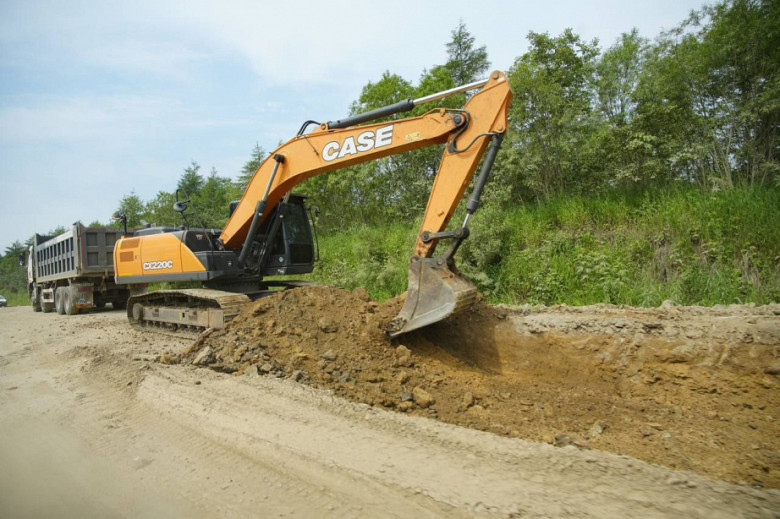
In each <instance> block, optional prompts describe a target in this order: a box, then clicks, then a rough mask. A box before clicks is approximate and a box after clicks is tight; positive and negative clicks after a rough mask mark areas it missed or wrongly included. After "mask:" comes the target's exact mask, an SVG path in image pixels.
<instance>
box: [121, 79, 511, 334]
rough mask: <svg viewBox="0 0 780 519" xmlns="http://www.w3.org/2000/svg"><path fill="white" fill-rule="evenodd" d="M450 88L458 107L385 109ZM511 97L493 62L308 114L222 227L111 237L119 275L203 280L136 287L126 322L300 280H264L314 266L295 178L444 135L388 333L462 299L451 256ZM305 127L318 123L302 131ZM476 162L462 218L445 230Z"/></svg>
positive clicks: (204, 313) (204, 311)
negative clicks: (352, 108) (448, 80)
mask: <svg viewBox="0 0 780 519" xmlns="http://www.w3.org/2000/svg"><path fill="white" fill-rule="evenodd" d="M460 92H471V94H470V95H469V97H468V100H467V101H466V103H465V104H464V105H463V107H462V108H460V109H448V108H434V109H432V110H430V111H428V112H427V113H425V114H423V115H421V116H418V117H408V118H395V119H389V120H388V119H386V118H388V117H390V116H393V115H396V114H401V113H404V112H409V111H411V110H413V109H414V108H415V107H417V106H420V105H423V104H425V103H430V102H433V101H436V100H439V99H442V98H445V97H447V96H451V95H453V94H457V93H460ZM511 98H512V92H511V90H510V88H509V82H508V80H507V77H506V75H505V74H504V73H503V72H500V71H494V72H492V73H491V74H490V76H489V77H488V78H487V79H484V80H481V81H476V82H473V83H469V84H466V85H462V86H459V87H456V88H452V89H449V90H445V91H443V92H438V93H436V94H431V95H428V96H425V97H421V98H418V99H406V100H403V101H400V102H397V103H394V104H391V105H388V106H384V107H381V108H377V109H375V110H371V111H368V112H364V113H361V114H358V115H353V116H349V117H346V118H344V119H338V120H335V121H328V122H325V123H318V122H316V121H307V122H306V123H304V124H303V126H302V127H301V129H300V131H299V132H298V134H297V135H296V136H295V137H293V138H292V139H290V140H289V141H287V142H286V143H284V144H282V145H281V146H279V148H277V149H276V150H275V151H274V152H273V153H271V154H270V155H269V156H268V158H266V159H265V161H264V162H262V163H261V164H260V166H259V167H258V169H257V171H256V172H255V174H254V176H253V177H252V179H251V180H250V182H249V184H248V186H247V188H246V190H245V191H244V193H243V196H242V198H241V200H240V201H238V202H237V203H236V202H234V203H232V204H231V208H230V210H231V213H230V219H229V220H228V222H227V224H226V225H225V227H224V229H221V230H219V229H206V228H203V227H202V225H201V227H193V228H191V227H189V225H184V226H181V227H147V228H143V229H140V230H137V231H135V232H134V233H133V234H131V235H127V236H125V237H123V238H122V239H120V240H119V241H118V242H117V243H116V246H115V247H114V268H115V280H116V283H117V284H120V285H121V284H129V285H139V284H140V285H145V284H148V283H156V282H198V284H199V286H202V287H203V288H186V289H178V290H156V291H152V292H148V293H140V294H135V295H133V296H131V297H130V299H129V300H128V304H127V316H128V320H129V321H130V323H131V324H133V325H136V326H138V325H148V326H158V327H166V328H173V329H184V330H202V329H208V328H222V327H224V326H225V324H226V323H227V322H228V321H229V320H230V319H232V318H233V317H235V316H236V315H237V314H238V313H239V312H240V309H241V307H242V306H243V305H244V304H246V303H248V302H249V301H252V300H255V299H257V298H260V297H263V296H266V295H270V294H273V293H275V292H276V291H278V290H280V289H288V288H294V287H296V286H300V285H301V284H304V283H300V282H294V281H273V280H268V279H266V277H270V276H282V275H297V274H305V273H310V272H312V270H313V269H314V261H315V244H314V239H313V233H312V228H311V225H310V220H309V215H308V213H307V210H306V197H305V196H303V195H299V194H294V193H293V192H292V189H293V187H294V186H296V185H297V184H299V183H300V182H302V181H304V180H306V179H308V178H311V177H313V176H315V175H321V174H324V173H328V172H331V171H336V170H339V169H343V168H346V167H349V166H352V165H355V164H359V163H363V162H367V161H371V160H376V159H379V158H382V157H387V156H389V155H393V154H397V153H402V152H405V151H409V150H413V149H416V148H421V147H423V146H431V145H437V144H444V145H445V146H444V152H443V156H442V158H441V163H440V167H439V169H438V172H437V173H436V177H435V179H434V182H433V186H432V188H431V193H430V196H429V199H428V203H427V207H426V209H425V214H424V216H423V221H422V226H421V228H420V232H419V234H418V236H417V241H416V244H415V246H414V253H413V255H412V256H411V258H410V260H409V267H408V276H409V282H408V289H407V295H406V300H405V302H404V305H403V307H402V309H401V311H400V313H399V314H398V315H397V316H396V317H395V318H394V319H392V321H391V322H390V324H389V325H388V327H387V330H386V332H387V334H388V335H389V336H390V337H391V338H392V337H397V336H399V335H401V334H404V333H407V332H410V331H412V330H415V329H418V328H421V327H424V326H428V325H430V324H433V323H435V322H438V321H441V320H442V319H444V318H446V317H448V316H450V315H452V314H456V313H457V312H459V311H462V310H464V309H465V308H468V307H469V306H470V305H471V304H472V303H473V302H475V301H476V299H477V295H478V293H477V289H476V287H475V286H474V285H473V284H472V283H471V282H470V281H469V280H468V279H466V278H465V277H464V276H462V275H461V274H460V273H459V272H458V270H457V267H456V266H455V261H454V256H455V253H456V252H457V250H458V248H459V247H460V245H461V244H462V243H463V240H465V239H466V238H468V236H469V229H468V227H467V225H468V222H469V219H470V218H471V216H472V215H473V214H474V212H475V211H476V210H477V208H478V206H479V201H480V197H481V194H482V191H483V188H484V186H485V182H486V181H487V180H488V177H489V174H490V169H491V167H492V165H493V162H494V161H495V158H496V154H497V153H498V150H499V147H500V145H501V141H502V140H503V137H504V134H505V132H506V129H507V111H508V108H509V102H510V100H511ZM379 119H383V121H380V122H376V121H377V120H379ZM372 121H373V123H371V122H372ZM366 123H371V124H366ZM312 125H317V128H316V129H314V130H312V131H308V132H307V129H308V128H309V127H311V126H312ZM483 159H484V160H483ZM480 161H482V167H481V169H480V173H479V175H478V177H477V180H476V182H475V184H474V187H473V189H472V190H471V194H470V196H469V199H468V201H467V202H466V207H465V219H464V221H463V223H462V224H461V225H460V226H459V227H455V228H453V229H450V230H448V228H447V227H448V224H449V223H450V219H451V218H452V216H453V214H454V212H455V210H456V208H457V207H458V205H459V203H460V202H461V199H462V198H463V196H464V193H465V192H466V190H467V188H468V186H469V185H470V184H471V181H472V179H473V177H474V174H475V172H476V170H477V167H478V166H479V163H480ZM177 200H178V197H177ZM174 209H175V210H176V211H178V212H180V213H181V215H182V216H183V217H184V221H185V224H187V223H188V219H187V216H188V215H193V214H196V213H195V211H194V210H193V209H192V208H191V204H190V203H189V199H188V198H186V197H185V199H184V200H181V201H177V202H176V204H175V205H174ZM188 211H190V212H189V213H188ZM443 241H444V242H448V246H447V248H446V250H445V252H444V253H443V254H440V255H437V256H434V252H435V250H436V247H437V245H438V244H439V243H440V242H443Z"/></svg>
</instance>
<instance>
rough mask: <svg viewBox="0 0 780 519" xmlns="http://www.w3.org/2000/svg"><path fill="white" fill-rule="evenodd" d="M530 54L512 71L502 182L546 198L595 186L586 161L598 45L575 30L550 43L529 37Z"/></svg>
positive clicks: (533, 35)
mask: <svg viewBox="0 0 780 519" xmlns="http://www.w3.org/2000/svg"><path fill="white" fill-rule="evenodd" d="M528 40H529V42H530V49H529V50H528V52H526V53H525V54H523V55H522V56H521V57H519V58H518V59H517V60H516V61H515V63H514V65H513V66H512V68H511V69H510V71H509V81H510V83H511V85H512V90H513V92H514V100H513V103H512V105H511V107H510V115H509V116H510V120H511V122H510V135H509V136H508V138H507V142H506V144H505V146H506V148H508V150H507V152H505V153H504V157H503V160H502V163H501V167H500V168H499V169H500V170H501V174H502V175H503V178H502V182H504V183H506V184H507V185H510V186H512V188H511V190H512V193H513V194H514V195H519V193H517V191H518V190H523V189H527V190H530V193H529V194H532V195H533V196H537V197H539V196H542V197H546V196H549V195H551V194H553V193H555V192H559V191H570V190H572V189H576V188H579V187H581V186H583V185H587V184H589V183H591V182H593V181H594V180H595V179H593V178H592V172H591V171H589V167H588V162H587V161H586V160H585V159H586V157H585V155H583V152H582V150H583V147H585V145H586V144H587V142H588V138H589V136H590V134H591V128H590V124H591V117H590V116H591V98H592V94H591V91H590V85H591V84H592V80H593V72H594V62H595V57H596V56H597V55H598V46H597V42H596V41H595V40H594V41H592V42H590V43H588V42H584V41H582V40H581V39H580V37H579V36H577V35H576V34H574V33H573V32H572V31H571V29H566V30H565V31H564V32H563V34H561V35H560V36H556V37H551V36H550V35H548V34H546V33H545V34H539V33H534V32H531V33H529V34H528Z"/></svg>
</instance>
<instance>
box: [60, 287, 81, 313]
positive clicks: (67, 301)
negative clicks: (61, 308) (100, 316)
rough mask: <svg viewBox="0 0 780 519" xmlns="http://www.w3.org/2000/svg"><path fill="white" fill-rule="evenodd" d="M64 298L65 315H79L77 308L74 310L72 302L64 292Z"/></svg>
mask: <svg viewBox="0 0 780 519" xmlns="http://www.w3.org/2000/svg"><path fill="white" fill-rule="evenodd" d="M64 296H65V297H63V300H64V301H63V304H64V305H65V313H66V314H68V315H76V314H77V313H79V311H78V308H75V307H74V306H73V300H72V299H71V297H70V294H69V293H68V292H66V293H65V294H64Z"/></svg>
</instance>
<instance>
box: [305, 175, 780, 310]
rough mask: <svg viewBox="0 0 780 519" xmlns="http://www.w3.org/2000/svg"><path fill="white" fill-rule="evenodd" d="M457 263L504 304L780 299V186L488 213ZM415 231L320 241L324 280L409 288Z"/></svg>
mask: <svg viewBox="0 0 780 519" xmlns="http://www.w3.org/2000/svg"><path fill="white" fill-rule="evenodd" d="M471 230H472V233H471V238H469V239H468V240H467V241H466V242H465V244H464V245H463V247H461V251H460V252H459V254H458V257H457V260H458V264H459V266H460V267H461V270H462V271H463V272H464V273H465V274H466V275H467V276H468V277H470V278H471V279H472V280H473V281H475V282H476V283H477V284H478V286H479V287H480V290H481V291H482V292H483V294H485V295H486V296H487V297H488V299H489V300H490V301H492V302H495V303H499V302H501V303H511V304H517V303H524V302H527V303H543V304H559V303H566V304H570V305H584V304H593V303H613V304H628V305H635V306H657V305H659V304H661V303H662V302H663V301H664V300H667V299H668V300H672V301H674V302H675V303H677V304H683V305H704V306H710V305H714V304H730V303H756V304H765V303H770V302H777V301H780V190H778V189H777V188H761V189H758V188H740V189H734V190H730V191H722V192H713V193H702V192H700V191H699V190H697V189H694V188H677V189H669V190H658V191H648V192H644V193H609V194H604V195H602V196H592V197H580V196H561V197H557V198H553V199H550V200H548V201H545V202H542V203H538V204H527V205H521V204H518V205H517V206H515V207H511V208H509V209H506V208H505V207H504V208H497V207H490V206H486V207H485V208H484V209H482V210H481V211H480V212H478V213H477V214H476V215H475V217H474V218H473V219H472V229H471ZM416 232H417V224H416V223H409V224H393V225H386V226H382V227H366V226H356V227H355V228H353V229H350V230H348V231H344V232H338V233H330V234H326V235H325V236H321V238H320V249H321V252H322V259H321V262H320V263H319V264H318V265H317V268H316V269H315V272H314V274H313V275H312V276H313V277H314V279H317V280H319V281H323V282H328V283H335V284H340V285H343V286H345V287H347V288H350V289H351V288H354V287H356V286H362V287H364V288H366V290H368V292H369V293H370V294H371V295H372V296H373V297H374V298H377V299H379V300H383V299H386V298H388V297H392V296H394V295H396V294H398V293H400V292H402V291H403V290H405V288H406V264H407V261H408V258H409V256H410V255H411V252H412V249H413V244H414V240H415V234H416Z"/></svg>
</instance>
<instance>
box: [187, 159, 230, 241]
mask: <svg viewBox="0 0 780 519" xmlns="http://www.w3.org/2000/svg"><path fill="white" fill-rule="evenodd" d="M232 184H233V183H232V182H231V181H230V179H229V178H226V177H221V176H219V173H218V172H217V168H214V167H212V168H211V172H210V173H209V176H208V178H207V179H206V181H205V182H204V184H203V186H202V187H201V189H200V190H199V191H198V193H197V195H196V196H195V197H193V203H194V204H195V207H196V208H197V211H198V215H199V216H200V218H201V220H202V222H203V225H205V226H206V227H213V228H221V227H223V226H224V225H225V223H227V219H228V206H229V203H230V200H231V194H232Z"/></svg>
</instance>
